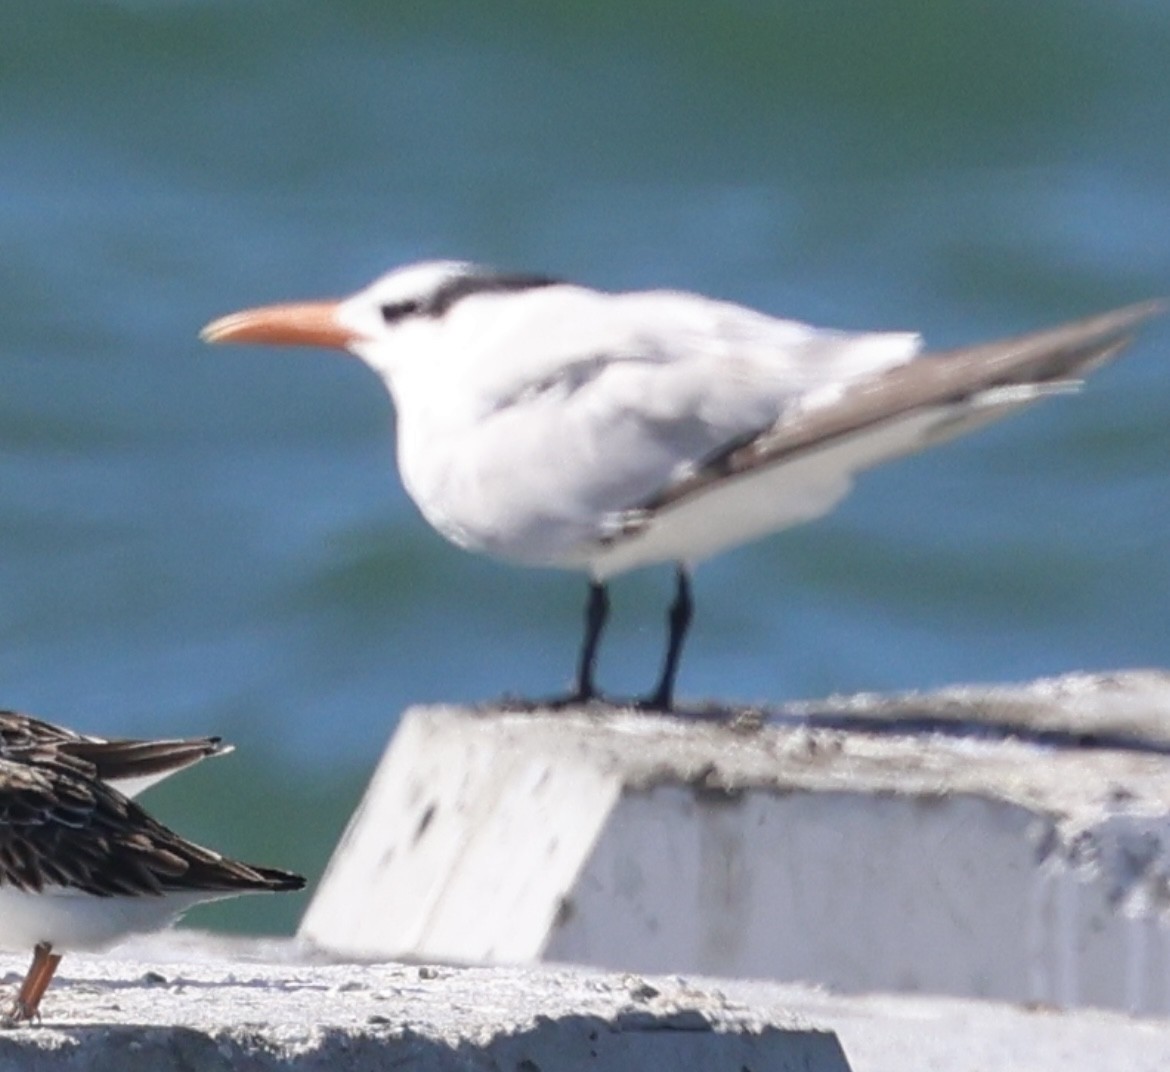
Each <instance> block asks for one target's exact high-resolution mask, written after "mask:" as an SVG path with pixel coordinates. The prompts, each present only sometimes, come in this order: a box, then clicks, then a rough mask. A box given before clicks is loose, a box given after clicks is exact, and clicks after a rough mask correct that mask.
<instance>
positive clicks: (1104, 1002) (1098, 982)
mask: <svg viewBox="0 0 1170 1072" xmlns="http://www.w3.org/2000/svg"><path fill="white" fill-rule="evenodd" d="M1166 712H1170V675H1165V674H1158V673H1153V672H1146V673H1132V674H1118V675H1110V676H1090V675H1078V676H1075V677H1069V678H1063V679H1057V680H1055V681H1045V682H1037V683H1035V684H1033V685H1031V686H1025V687H1020V688H1015V689H1009V688H1002V687H999V688H994V689H974V688H972V689H952V690H947V691H945V692H943V693H939V694H935V695H909V696H901V697H885V698H883V697H854V698H850V699H842V700H834V701H829V702H826V703H822V704H816V705H812V704H803V705H792V706H790V707H787V708H784V709H781V710H779V711H776V712H773V713H771V714H770V715H769V716H768V717H766V718H765V717H762V716H761V715H760V714H759V713H757V712H739V713H719V712H706V713H704V715H703V716H702V717H692V718H686V717H673V718H661V717H656V716H646V715H639V714H635V713H633V712H628V711H590V712H571V711H563V712H552V713H545V714H531V715H530V714H508V713H502V712H477V711H470V710H457V709H451V708H432V709H413V710H411V711H409V712H407V714H406V716H405V718H404V720H403V723H402V726H401V728H400V730H399V733H398V734H397V735H396V737H395V740H394V741H393V743H392V746H391V748H390V749H389V750H388V752H387V754H386V756H385V757H384V759H383V762H382V764H381V766H380V767H379V769H378V771H377V773H376V775H375V777H374V780H373V782H372V783H371V786H370V789H369V791H368V793H367V795H366V798H365V800H364V801H363V802H362V805H361V807H360V808H359V810H358V812H357V813H356V814H355V816H354V819H353V821H352V822H351V824H350V827H349V829H348V830H347V832H346V835H345V837H344V838H343V840H342V843H341V845H340V846H339V848H338V850H337V852H336V854H335V856H334V859H333V861H332V862H331V864H330V867H329V869H328V871H327V873H326V876H325V878H324V879H323V881H322V883H321V886H320V888H319V890H318V893H317V896H316V898H315V900H314V901H313V903H312V905H311V906H310V908H309V911H308V912H307V913H306V916H305V919H304V921H303V924H302V928H301V936H302V938H304V939H305V940H306V941H308V942H310V943H312V944H313V945H315V946H317V947H320V948H323V949H326V950H329V951H331V952H333V953H335V954H339V955H343V956H355V957H365V958H378V957H391V958H406V959H423V960H434V959H439V960H450V961H459V962H496V963H499V962H517V961H521V962H522V961H532V960H537V959H542V958H543V959H549V960H559V961H569V962H575V963H586V964H595V965H602V966H606V967H609V968H617V969H628V970H635V971H656V972H678V971H683V972H701V973H705V974H717V975H725V976H754V977H765V978H772V979H799V980H804V981H811V982H818V983H825V984H828V985H830V986H832V987H834V988H837V989H840V990H847V991H862V990H894V991H896V990H918V991H921V990H925V991H931V992H937V993H949V994H956V995H971V996H988V997H998V998H1004V999H1008V1000H1014V1001H1031V1002H1044V1003H1053V1004H1060V1005H1071V1004H1094V1005H1101V1006H1110V1007H1116V1008H1122V1009H1126V1010H1130V1011H1140V1012H1170V941H1168V939H1167V934H1166V931H1165V928H1164V926H1163V916H1164V915H1165V914H1166V910H1167V905H1170V880H1168V876H1170V758H1168V757H1167V751H1168V749H1170V717H1168V716H1167V715H1166ZM1087 745H1091V746H1087Z"/></svg>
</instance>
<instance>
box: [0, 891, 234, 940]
mask: <svg viewBox="0 0 1170 1072" xmlns="http://www.w3.org/2000/svg"><path fill="white" fill-rule="evenodd" d="M231 896H233V894H232V893H227V892H223V893H216V892H210V891H199V892H197V893H192V892H185V891H184V892H172V893H164V894H159V895H156V896H138V897H95V896H94V895H92V894H88V893H80V892H78V891H76V890H70V889H67V888H66V887H64V886H46V887H45V889H44V891H43V892H41V893H30V892H27V891H25V890H19V889H16V888H15V887H12V886H0V948H4V949H8V950H11V951H13V952H25V951H27V950H29V949H31V948H32V947H33V946H34V945H36V944H37V943H38V942H48V943H50V944H51V945H52V946H53V950H54V952H58V953H63V952H68V951H69V950H71V949H82V950H86V949H104V948H105V947H107V946H110V945H114V944H115V943H116V942H119V941H121V940H122V939H123V938H126V937H128V936H129V935H131V934H138V933H146V932H150V931H156V930H161V929H162V928H163V927H166V926H169V925H170V924H172V923H174V922H175V921H176V920H177V919H178V918H179V917H180V916H181V915H182V914H183V913H184V912H186V911H187V910H188V909H189V908H191V907H193V906H194V905H196V904H199V903H200V902H202V901H213V900H217V899H218V898H221V897H231Z"/></svg>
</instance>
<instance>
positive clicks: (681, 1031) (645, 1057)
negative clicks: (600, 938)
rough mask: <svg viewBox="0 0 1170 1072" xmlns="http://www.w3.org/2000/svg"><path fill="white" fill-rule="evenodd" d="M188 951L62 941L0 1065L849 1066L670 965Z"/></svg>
mask: <svg viewBox="0 0 1170 1072" xmlns="http://www.w3.org/2000/svg"><path fill="white" fill-rule="evenodd" d="M146 950H147V951H150V947H149V943H147V945H146ZM188 953H189V954H193V956H191V957H190V958H189V959H186V960H184V961H181V962H174V961H167V960H166V959H165V958H166V956H167V955H168V954H167V952H166V951H165V950H161V951H155V956H154V957H152V958H151V959H150V960H149V961H138V960H125V959H103V958H98V957H85V956H82V955H75V956H70V957H66V958H65V960H64V962H63V963H62V967H61V972H60V973H59V974H60V979H59V982H58V983H56V984H55V985H54V987H53V988H52V989H50V991H49V994H48V996H47V997H46V999H45V1006H44V1013H45V1020H44V1022H43V1023H42V1024H41V1025H40V1026H34V1027H25V1028H21V1029H18V1030H12V1031H8V1032H4V1033H0V1067H2V1068H21V1069H32V1070H37V1072H39V1070H45V1072H49V1070H54V1072H55V1070H58V1069H60V1070H71V1072H72V1070H82V1069H84V1070H86V1072H105V1070H107V1069H108V1070H109V1072H166V1070H170V1069H182V1070H189V1069H199V1070H200V1072H214V1070H217V1069H224V1070H229V1069H230V1070H233V1072H236V1070H240V1069H247V1070H249V1072H252V1070H256V1072H261V1070H269V1069H273V1070H276V1069H280V1070H285V1069H311V1070H325V1069H328V1070H330V1072H349V1070H357V1072H367V1070H371V1072H372V1070H374V1069H382V1068H387V1067H400V1066H402V1067H409V1068H411V1069H418V1070H420V1072H430V1070H440V1069H441V1070H446V1069H453V1070H454V1069H458V1070H461V1072H467V1070H471V1069H485V1070H486V1069H492V1070H496V1069H510V1070H511V1069H515V1070H517V1072H542V1070H544V1072H551V1070H554V1069H555V1070H561V1069H585V1068H588V1069H592V1070H600V1072H610V1070H613V1072H642V1070H645V1069H655V1068H663V1069H671V1068H687V1069H727V1070H728V1072H740V1070H741V1069H743V1068H751V1069H753V1070H774V1072H849V1065H848V1064H847V1062H846V1060H845V1057H844V1055H843V1053H842V1051H841V1047H840V1045H839V1044H838V1042H837V1040H836V1037H835V1036H834V1035H833V1034H832V1032H831V1031H829V1030H827V1029H824V1028H817V1027H813V1026H810V1024H809V1023H808V1022H807V1021H805V1020H802V1019H801V1018H799V1017H796V1016H792V1015H790V1014H788V1013H785V1012H782V1011H781V1012H780V1013H778V1014H776V1015H775V1016H774V1019H771V1020H768V1021H765V1020H764V1019H763V1018H762V1017H760V1016H758V1015H756V1014H755V1013H754V1012H753V1011H752V1010H750V1009H749V1008H747V1007H744V1006H739V1005H736V1004H734V1003H732V1002H730V1001H728V999H727V998H725V997H724V996H723V995H722V994H719V993H717V992H715V991H710V990H704V989H701V988H699V987H697V986H692V985H688V984H686V983H683V982H681V981H679V980H659V981H657V982H656V983H655V984H653V985H652V984H651V983H649V982H647V981H646V980H643V979H636V978H633V977H620V976H616V977H615V976H608V977H607V976H600V975H591V974H586V973H581V972H573V971H558V972H532V971H529V972H521V971H504V970H484V969H478V970H457V969H452V968H429V967H423V968H418V967H409V968H408V967H402V966H380V967H374V966H328V965H306V964H294V963H285V964H279V965H273V964H269V963H248V962H245V961H240V960H238V959H231V960H225V959H221V958H219V957H217V956H215V955H209V954H208V953H207V952H206V951H200V950H198V949H189V950H188ZM158 957H162V958H163V959H161V960H159V959H156V958H158ZM5 961H6V962H8V961H12V958H5ZM11 967H13V968H16V963H15V962H14V961H12V963H11ZM20 967H21V968H23V964H21V965H20ZM13 981H15V972H14V974H13Z"/></svg>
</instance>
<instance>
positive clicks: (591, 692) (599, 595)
mask: <svg viewBox="0 0 1170 1072" xmlns="http://www.w3.org/2000/svg"><path fill="white" fill-rule="evenodd" d="M608 616H609V593H608V592H607V591H606V588H605V585H604V584H602V583H601V582H599V581H590V582H589V601H588V602H587V603H586V604H585V642H584V643H583V644H582V645H581V661H580V662H579V663H578V664H577V688H576V689H575V691H574V693H573V699H574V700H577V701H580V702H581V703H585V702H586V701H588V700H592V699H593V698H594V697H596V696H597V687H596V686H595V685H594V683H593V665H594V663H595V662H596V661H597V644H598V642H599V641H600V640H601V631H602V629H604V628H605V619H606V618H607V617H608Z"/></svg>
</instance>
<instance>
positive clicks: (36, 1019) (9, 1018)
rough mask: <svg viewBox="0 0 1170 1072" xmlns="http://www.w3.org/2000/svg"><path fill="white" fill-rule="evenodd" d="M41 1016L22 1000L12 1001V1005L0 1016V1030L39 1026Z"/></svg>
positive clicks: (33, 1007)
mask: <svg viewBox="0 0 1170 1072" xmlns="http://www.w3.org/2000/svg"><path fill="white" fill-rule="evenodd" d="M40 1022H41V1014H40V1012H39V1011H38V1009H37V1008H36V1007H35V1006H30V1005H29V1004H28V1003H27V1002H26V1001H25V1000H24V999H23V998H20V997H16V998H13V999H12V1004H11V1005H10V1006H9V1007H8V1008H7V1009H6V1010H5V1011H4V1012H3V1013H2V1014H0V1028H9V1027H19V1026H20V1025H21V1024H39V1023H40Z"/></svg>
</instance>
